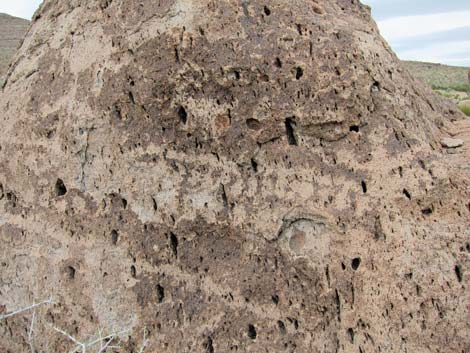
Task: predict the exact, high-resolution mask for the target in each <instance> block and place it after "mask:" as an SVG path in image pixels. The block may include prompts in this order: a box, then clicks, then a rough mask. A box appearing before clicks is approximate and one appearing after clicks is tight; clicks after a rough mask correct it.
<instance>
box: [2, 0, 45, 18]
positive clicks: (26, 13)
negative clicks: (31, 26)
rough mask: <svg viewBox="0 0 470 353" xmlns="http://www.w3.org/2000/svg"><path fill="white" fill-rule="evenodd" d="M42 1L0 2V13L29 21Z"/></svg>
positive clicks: (12, 0)
mask: <svg viewBox="0 0 470 353" xmlns="http://www.w3.org/2000/svg"><path fill="white" fill-rule="evenodd" d="M41 3H42V0H0V12H3V13H7V14H9V15H12V16H17V17H22V18H26V19H28V20H29V19H31V17H32V16H33V14H34V12H35V11H36V10H37V8H38V7H39V5H40V4H41Z"/></svg>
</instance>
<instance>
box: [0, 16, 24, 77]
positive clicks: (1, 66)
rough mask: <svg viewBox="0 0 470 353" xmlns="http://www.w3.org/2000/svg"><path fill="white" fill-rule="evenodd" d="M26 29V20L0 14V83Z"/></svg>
mask: <svg viewBox="0 0 470 353" xmlns="http://www.w3.org/2000/svg"><path fill="white" fill-rule="evenodd" d="M28 28H29V21H28V20H25V19H22V18H18V17H13V16H10V15H7V14H3V13H0V81H1V80H2V79H1V77H2V76H3V75H4V74H5V72H6V70H7V69H8V65H9V64H10V60H11V58H12V57H13V55H14V54H15V51H16V50H17V48H18V45H19V43H20V42H21V40H22V39H23V37H24V35H25V33H26V31H27V30H28Z"/></svg>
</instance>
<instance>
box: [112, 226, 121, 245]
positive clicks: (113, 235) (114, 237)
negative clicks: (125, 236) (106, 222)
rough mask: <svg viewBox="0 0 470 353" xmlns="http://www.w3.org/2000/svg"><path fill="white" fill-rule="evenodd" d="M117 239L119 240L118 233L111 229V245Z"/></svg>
mask: <svg viewBox="0 0 470 353" xmlns="http://www.w3.org/2000/svg"><path fill="white" fill-rule="evenodd" d="M118 240H119V233H118V231H117V230H115V229H113V230H112V231H111V243H113V245H116V244H117V242H118Z"/></svg>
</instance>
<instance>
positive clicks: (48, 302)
mask: <svg viewBox="0 0 470 353" xmlns="http://www.w3.org/2000/svg"><path fill="white" fill-rule="evenodd" d="M46 304H54V302H53V301H52V298H49V299H48V300H45V301H43V302H41V303H37V304H33V305H30V306H28V307H26V308H24V309H19V310H16V311H13V312H11V313H9V314H5V315H0V320H5V319H8V318H9V317H12V316H15V315H19V314H22V313H24V312H27V311H30V310H33V309H36V308H37V307H39V306H41V305H46Z"/></svg>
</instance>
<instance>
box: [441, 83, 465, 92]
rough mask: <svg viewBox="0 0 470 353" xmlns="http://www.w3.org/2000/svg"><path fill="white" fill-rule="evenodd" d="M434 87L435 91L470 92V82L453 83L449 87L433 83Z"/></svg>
mask: <svg viewBox="0 0 470 353" xmlns="http://www.w3.org/2000/svg"><path fill="white" fill-rule="evenodd" d="M432 89H433V90H435V91H450V90H453V91H457V92H469V93H470V84H468V83H461V84H457V85H451V86H448V87H444V86H439V85H432Z"/></svg>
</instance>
